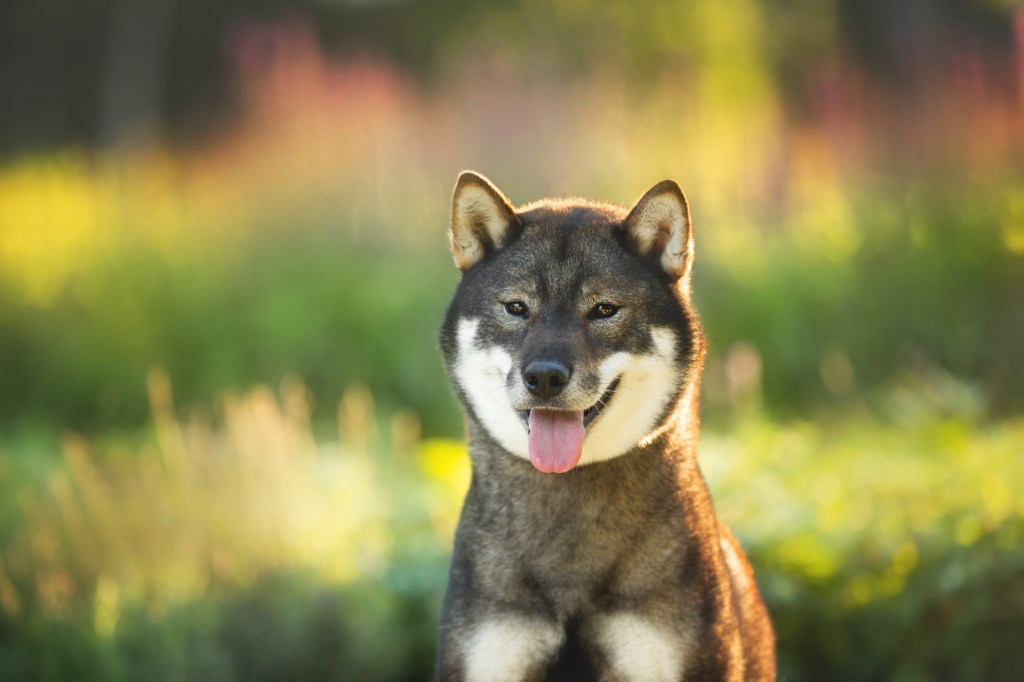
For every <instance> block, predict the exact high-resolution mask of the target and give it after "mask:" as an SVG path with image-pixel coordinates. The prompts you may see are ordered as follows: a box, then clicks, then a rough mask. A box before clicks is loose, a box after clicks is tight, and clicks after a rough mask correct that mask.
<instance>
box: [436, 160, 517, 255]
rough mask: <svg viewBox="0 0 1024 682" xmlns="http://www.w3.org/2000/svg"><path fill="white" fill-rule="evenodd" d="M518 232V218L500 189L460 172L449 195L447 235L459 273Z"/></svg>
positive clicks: (495, 249) (482, 178)
mask: <svg viewBox="0 0 1024 682" xmlns="http://www.w3.org/2000/svg"><path fill="white" fill-rule="evenodd" d="M518 230H519V218H518V217H517V216H516V211H515V209H514V208H513V207H512V204H511V203H510V202H509V200H508V199H506V198H505V195H504V194H502V193H501V190H499V189H498V188H497V187H495V186H494V185H493V184H492V183H491V181H490V180H488V179H487V178H485V177H484V176H482V175H480V174H479V173H474V172H473V171H463V172H462V173H461V174H460V175H459V179H458V180H457V181H456V182H455V191H454V193H453V194H452V223H451V229H450V230H449V233H448V237H449V239H450V240H451V249H452V256H454V257H455V265H457V266H458V267H459V270H462V271H463V272H465V271H466V270H468V269H469V268H471V267H472V266H473V265H475V264H476V263H478V262H479V261H480V260H482V259H483V257H484V256H485V255H486V254H488V253H492V252H494V251H497V250H499V249H501V248H502V247H504V246H506V245H507V244H508V243H509V241H511V239H512V237H513V236H514V235H515V233H516V232H517V231H518Z"/></svg>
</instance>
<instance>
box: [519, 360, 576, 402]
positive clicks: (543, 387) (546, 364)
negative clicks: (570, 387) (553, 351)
mask: <svg viewBox="0 0 1024 682" xmlns="http://www.w3.org/2000/svg"><path fill="white" fill-rule="evenodd" d="M569 374H570V372H569V369H568V368H567V367H566V366H565V365H563V364H562V363H560V362H558V361H557V360H534V361H533V362H531V363H530V364H529V365H527V366H526V369H524V370H523V382H524V383H525V384H526V388H528V389H529V390H530V393H532V394H534V395H536V396H540V397H541V398H554V397H555V396H556V395H558V394H559V393H561V392H562V388H564V387H565V385H566V384H567V383H568V382H569Z"/></svg>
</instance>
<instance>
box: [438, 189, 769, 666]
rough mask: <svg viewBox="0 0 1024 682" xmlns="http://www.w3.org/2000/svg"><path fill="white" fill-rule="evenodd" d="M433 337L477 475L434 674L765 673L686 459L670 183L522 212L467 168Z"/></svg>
mask: <svg viewBox="0 0 1024 682" xmlns="http://www.w3.org/2000/svg"><path fill="white" fill-rule="evenodd" d="M449 237H450V246H451V252H452V255H453V256H454V259H455V264H456V265H457V266H458V268H459V270H461V271H462V275H461V280H460V281H459V284H458V286H457V288H456V291H455V294H454V297H453V298H452V300H451V303H450V304H449V307H448V309H447V313H446V315H445V319H444V322H443V325H442V327H441V331H440V345H441V351H442V354H443V356H444V362H445V366H446V369H447V371H448V374H449V376H450V378H451V381H452V384H453V386H454V388H455V391H456V393H457V394H458V397H459V399H460V401H461V403H462V405H463V408H464V410H465V414H466V422H467V439H468V446H469V454H470V459H471V462H472V478H471V483H470V487H469V491H468V493H467V494H466V498H465V502H464V505H463V508H462V513H461V516H460V520H459V524H458V528H457V531H456V534H455V543H454V550H453V554H452V560H451V568H450V573H449V579H448V587H447V590H446V593H445V597H444V603H443V606H442V613H441V624H440V635H439V641H438V650H437V665H436V669H435V679H436V680H438V681H439V682H505V681H507V682H535V681H536V682H539V681H544V680H550V681H558V682H569V681H573V680H597V681H601V682H610V681H612V680H615V681H623V682H670V681H671V682H678V681H690V680H774V679H775V650H774V648H775V645H774V634H773V631H772V626H771V621H770V620H769V617H768V613H767V610H766V609H765V606H764V603H763V602H762V600H761V596H760V593H759V592H758V589H757V586H756V584H755V582H754V577H753V572H752V570H751V568H750V565H749V563H748V562H747V559H746V557H745V555H744V553H743V551H742V550H741V549H740V547H739V545H738V543H737V542H736V540H735V539H734V538H733V536H732V535H731V534H730V533H729V531H728V530H727V529H726V528H725V527H724V526H723V525H722V524H720V523H719V521H718V519H717V517H716V516H715V512H714V508H713V506H712V502H711V497H710V495H709V493H708V489H707V486H706V484H705V482H704V479H703V476H702V475H701V473H700V470H699V469H698V466H697V441H698V416H697V400H698V392H699V380H700V372H701V366H702V363H703V356H704V348H705V341H704V336H703V334H702V331H701V327H700V324H699V322H698V319H697V315H696V313H695V312H694V309H693V306H692V304H691V301H690V271H691V266H692V263H693V234H692V228H691V224H690V211H689V207H688V205H687V202H686V198H685V196H684V194H683V191H682V190H681V189H680V187H679V185H678V184H676V183H675V182H674V181H671V180H665V181H663V182H660V183H658V184H656V185H654V186H653V187H652V188H651V189H650V190H648V191H647V192H646V193H645V194H644V195H643V196H642V197H641V198H640V199H639V200H638V201H637V202H636V204H635V205H634V206H633V207H632V208H631V209H629V210H627V209H626V208H624V207H622V206H617V205H614V204H609V203H602V202H595V201H589V200H585V199H545V200H541V201H537V202H534V203H530V204H527V205H525V206H522V207H520V208H518V209H517V208H515V207H513V205H512V204H511V203H510V202H509V200H508V199H507V198H506V197H505V195H504V194H502V192H501V191H500V190H499V189H498V188H497V187H495V186H494V185H493V184H492V183H491V182H490V181H489V180H488V179H487V178H485V177H483V176H482V175H479V174H477V173H474V172H471V171H466V172H463V173H462V174H461V175H460V176H459V178H458V181H457V182H456V185H455V190H454V194H453V199H452V213H451V225H450V230H449Z"/></svg>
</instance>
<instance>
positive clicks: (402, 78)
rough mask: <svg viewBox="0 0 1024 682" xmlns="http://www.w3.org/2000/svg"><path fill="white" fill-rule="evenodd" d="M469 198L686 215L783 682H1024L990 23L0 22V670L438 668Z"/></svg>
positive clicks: (1021, 434)
mask: <svg viewBox="0 0 1024 682" xmlns="http://www.w3.org/2000/svg"><path fill="white" fill-rule="evenodd" d="M463 168H474V169H477V170H480V171H482V172H484V173H486V174H487V175H489V176H490V177H491V178H492V179H493V180H494V181H495V182H496V183H497V184H498V185H499V186H500V187H502V189H503V190H504V191H505V192H506V193H507V194H508V195H509V197H510V198H511V199H512V200H513V201H514V202H517V203H525V202H526V201H530V200H533V199H535V198H538V197H541V196H550V195H580V196H588V197H593V198H601V199H607V200H610V201H614V202H617V203H621V204H626V205H629V204H630V203H631V202H632V201H634V200H635V199H636V198H637V197H638V196H639V195H640V194H641V193H642V192H643V191H644V190H645V189H647V188H648V187H649V186H651V185H652V184H654V183H655V182H657V181H659V180H661V179H663V178H665V177H672V178H675V179H677V180H678V181H680V183H681V184H682V185H683V187H684V188H685V189H686V191H687V194H688V196H689V198H690V202H691V206H692V210H693V214H694V220H695V225H696V234H697V254H698V257H697V264H696V270H695V283H694V288H695V297H696V302H697V307H698V309H699V311H700V313H701V316H702V320H703V322H704V325H705V328H706V331H707V333H708V336H709V338H710V351H709V356H708V363H707V369H706V373H705V383H704V386H705V388H704V397H703V420H704V435H703V443H702V450H701V463H702V467H703V469H704V471H705V473H706V475H707V477H708V479H709V483H710V485H711V488H712V491H713V493H714V495H715V497H716V504H717V507H718V510H719V513H720V515H721V516H722V517H723V518H724V519H725V520H726V521H727V522H728V523H730V524H731V525H732V527H733V529H734V531H735V532H736V534H737V535H738V536H739V537H740V539H741V540H742V542H743V544H744V546H745V547H746V548H747V550H748V553H749V554H750V556H751V559H752V561H753V563H754V565H755V567H756V570H757V577H758V581H759V583H760V584H761V587H762V590H763V592H764V594H765V597H766V600H767V601H768V604H769V607H770V610H771V612H772V614H773V618H774V621H775V625H776V629H777V633H778V649H779V657H780V672H781V677H782V679H784V680H794V681H797V680H823V679H827V680H906V681H916V680H1020V679H1024V656H1022V655H1021V648H1020V645H1021V642H1024V497H1022V496H1021V495H1020V490H1021V488H1022V486H1024V353H1022V346H1024V302H1022V298H1024V8H1022V7H1021V5H1020V3H1017V2H1014V1H1013V0H931V1H929V0H728V1H724V2H723V1H722V0H689V1H688V2H663V1H658V0H606V1H604V2H600V3H597V2H593V3H588V2H580V1H579V0H552V1H549V2H538V1H536V0H511V1H509V2H504V3H489V2H483V1H482V0H433V1H432V2H427V1H426V0H295V1H293V2H283V1H279V0H148V1H147V2H137V1H133V0H91V1H90V2H81V1H77V0H36V1H32V0H6V1H5V2H4V3H2V4H0V678H2V679H4V680H19V681H20V680H62V681H63V680H125V681H128V680H168V681H172V680H213V681H234V680H256V681H261V680H267V681H272V680H314V681H315V680H354V681H357V682H358V681H370V682H375V681H378V680H380V681H392V680H393V681H400V682H405V681H409V682H412V681H415V680H424V679H426V678H427V677H428V676H429V671H430V668H431V665H432V661H433V646H434V637H435V628H436V623H437V615H438V610H439V603H440V597H441V593H442V590H443V586H444V582H445V578H446V566H447V563H446V562H447V555H448V552H449V551H450V543H451V538H452V533H453V529H454V525H455V522H456V520H457V515H458V509H459V504H460V501H461V496H462V494H463V493H464V490H465V488H466V486H467V484H468V475H469V474H468V460H467V458H466V455H465V452H464V448H463V445H462V441H461V438H462V426H461V415H460V413H459V409H458V406H457V405H456V403H455V401H454V398H453V396H452V393H451V390H450V389H449V387H448V383H447V379H446V378H445V376H444V373H443V370H442V366H441V362H440V356H439V352H438V349H437V347H436V340H435V333H436V329H437V327H438V325H439V322H440V320H441V317H442V315H443V311H444V307H445V305H446V302H447V300H448V298H449V296H450V294H451V291H452V289H453V287H454V285H455V283H456V281H457V272H456V270H455V268H454V267H453V266H452V264H451V260H450V256H449V254H448V251H447V243H446V235H445V230H446V226H447V216H448V202H449V198H450V190H451V186H452V184H453V182H454V179H455V176H456V174H457V173H458V172H459V171H460V170H462V169H463Z"/></svg>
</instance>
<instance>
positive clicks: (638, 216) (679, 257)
mask: <svg viewBox="0 0 1024 682" xmlns="http://www.w3.org/2000/svg"><path fill="white" fill-rule="evenodd" d="M623 229H624V230H625V233H626V238H627V239H628V241H629V243H630V245H631V246H632V247H633V250H635V251H636V252H637V253H639V254H640V255H641V256H650V257H652V258H657V259H658V262H659V263H660V264H661V267H662V269H663V270H665V272H667V273H668V274H669V276H670V277H672V278H673V279H679V280H681V281H682V282H683V283H684V284H685V283H686V282H687V281H688V280H689V277H690V265H691V264H692V262H693V230H692V229H691V227H690V207H689V206H688V205H687V203H686V196H685V195H684V194H683V190H682V189H681V188H680V187H679V185H678V184H676V181H675V180H662V181H661V182H659V183H658V184H657V185H655V186H654V187H652V188H650V189H649V190H647V192H646V193H645V194H644V195H643V196H642V197H640V199H639V200H637V202H636V203H635V204H634V205H633V208H632V209H630V211H629V215H628V216H626V219H625V220H624V221H623Z"/></svg>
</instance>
